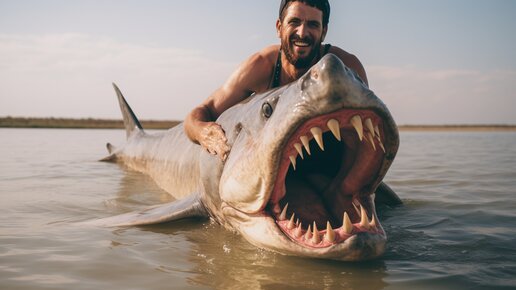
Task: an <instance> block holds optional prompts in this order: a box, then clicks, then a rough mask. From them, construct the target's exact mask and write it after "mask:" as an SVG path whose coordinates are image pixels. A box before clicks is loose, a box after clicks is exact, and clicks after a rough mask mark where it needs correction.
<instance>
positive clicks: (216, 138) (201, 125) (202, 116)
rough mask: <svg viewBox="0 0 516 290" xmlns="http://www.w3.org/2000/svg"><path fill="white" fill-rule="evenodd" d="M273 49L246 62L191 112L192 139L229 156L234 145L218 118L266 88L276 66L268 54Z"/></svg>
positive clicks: (223, 156)
mask: <svg viewBox="0 0 516 290" xmlns="http://www.w3.org/2000/svg"><path fill="white" fill-rule="evenodd" d="M270 49H271V48H266V49H265V50H263V51H261V52H259V53H257V54H255V55H253V56H251V57H250V58H249V59H247V60H246V61H244V62H243V63H242V64H241V65H240V66H239V67H238V68H237V69H236V70H235V72H234V73H233V74H232V75H231V76H230V77H229V79H228V80H227V81H226V83H224V85H223V86H222V87H220V88H218V89H217V90H216V91H215V92H213V93H212V94H211V95H210V96H209V97H208V98H207V99H206V100H205V101H204V102H203V103H202V104H201V105H199V106H198V107H196V108H195V109H193V110H192V111H191V112H190V114H188V116H187V117H186V119H185V122H184V127H185V132H186V135H187V136H188V138H190V140H192V141H193V142H195V143H198V144H200V145H201V146H202V147H203V148H205V149H206V150H207V151H208V152H210V153H211V154H216V155H218V156H219V157H220V158H221V159H222V160H225V159H226V157H227V154H228V153H229V150H230V148H229V146H228V145H227V143H226V142H227V139H226V136H225V133H224V130H223V129H222V127H221V126H220V125H219V124H217V123H215V122H214V121H215V120H216V119H217V118H218V117H219V116H220V114H222V113H223V112H224V111H225V110H227V109H228V108H230V107H232V106H233V105H235V104H237V103H239V102H240V101H242V100H244V99H245V98H247V97H248V96H250V95H251V94H252V93H253V92H256V91H261V90H264V89H266V86H267V84H268V79H269V78H270V75H271V73H272V67H273V64H272V63H271V62H270V60H269V57H268V56H267V53H269V50H270ZM264 83H266V84H265V86H264Z"/></svg>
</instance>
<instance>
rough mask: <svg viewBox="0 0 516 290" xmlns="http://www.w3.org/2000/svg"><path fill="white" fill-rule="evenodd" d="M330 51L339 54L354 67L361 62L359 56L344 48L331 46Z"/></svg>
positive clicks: (346, 62) (346, 63) (348, 64)
mask: <svg viewBox="0 0 516 290" xmlns="http://www.w3.org/2000/svg"><path fill="white" fill-rule="evenodd" d="M328 52H329V53H333V54H335V55H336V56H338V57H339V58H340V60H342V62H343V63H344V64H345V65H347V66H349V67H352V66H353V65H356V64H357V63H360V60H359V59H358V57H356V56H355V55H354V54H351V53H349V52H347V51H345V50H344V49H342V48H340V47H338V46H331V47H330V50H329V51H328Z"/></svg>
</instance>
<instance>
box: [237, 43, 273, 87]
mask: <svg viewBox="0 0 516 290" xmlns="http://www.w3.org/2000/svg"><path fill="white" fill-rule="evenodd" d="M278 52H279V45H271V46H267V47H265V48H264V49H262V50H260V51H258V52H256V53H255V54H253V55H251V56H250V57H249V58H248V59H247V60H246V61H245V62H244V63H243V64H242V65H241V66H240V68H239V69H238V70H237V74H238V75H239V78H238V82H240V85H243V86H245V87H246V89H247V90H250V91H252V92H262V91H264V90H266V89H267V88H268V86H269V81H270V78H271V76H272V72H273V70H274V65H275V63H276V59H277V57H278Z"/></svg>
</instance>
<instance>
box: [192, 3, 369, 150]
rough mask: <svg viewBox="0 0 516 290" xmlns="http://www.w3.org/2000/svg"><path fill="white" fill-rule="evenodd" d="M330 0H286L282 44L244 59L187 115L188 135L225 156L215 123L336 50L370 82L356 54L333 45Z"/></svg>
mask: <svg viewBox="0 0 516 290" xmlns="http://www.w3.org/2000/svg"><path fill="white" fill-rule="evenodd" d="M329 16H330V5H329V3H328V0H282V1H281V4H280V13H279V19H278V20H277V21H276V31H277V35H278V37H279V38H280V40H281V44H280V45H271V46H269V47H266V48H264V49H262V50H261V51H259V52H257V53H256V54H254V55H252V56H251V57H249V58H248V59H247V60H245V61H244V62H243V63H242V64H240V66H239V67H238V68H237V69H236V71H235V72H233V74H232V75H231V76H230V77H229V79H228V80H227V81H226V83H224V85H222V87H220V88H218V89H217V90H216V91H215V92H213V93H212V95H211V96H209V97H208V98H207V99H206V100H205V101H204V102H203V103H202V104H201V105H199V106H198V107H196V108H195V109H194V110H193V111H192V112H190V114H189V115H188V116H187V117H186V120H185V123H184V126H185V131H186V134H187V136H188V137H189V138H190V139H191V140H192V141H194V142H196V143H199V144H200V145H201V146H202V147H203V148H205V149H206V150H207V151H208V152H210V153H211V154H214V155H215V154H216V155H218V156H219V157H220V158H221V159H222V160H225V159H226V157H227V154H228V153H229V150H230V148H229V146H228V145H227V143H226V142H227V139H226V136H225V134H224V130H223V129H222V127H221V126H220V125H219V124H217V123H215V122H214V121H215V120H216V119H217V118H218V117H219V116H220V114H222V113H223V112H224V111H225V110H227V109H228V108H230V107H231V106H233V105H235V104H237V103H239V102H240V101H242V100H244V99H245V98H247V97H249V96H250V95H251V94H253V93H261V92H265V91H267V90H269V89H271V88H274V87H279V86H283V85H286V84H288V83H290V82H293V81H295V80H297V79H298V78H300V77H301V76H302V75H303V74H305V73H306V72H307V71H308V70H309V69H310V67H311V66H312V65H314V64H315V63H317V62H318V61H319V60H320V58H321V57H322V56H323V55H324V54H326V53H328V52H329V53H333V54H335V55H336V56H337V57H339V58H340V59H341V60H342V62H344V64H346V66H348V67H349V68H351V69H353V70H355V71H356V72H357V74H358V75H359V76H360V78H362V80H363V81H364V82H365V83H366V84H367V76H366V73H365V70H364V67H363V66H362V64H361V63H360V61H359V60H358V58H357V57H355V56H354V55H352V54H349V53H347V52H346V51H344V50H342V49H340V48H338V47H336V46H330V45H328V44H326V45H323V44H322V42H323V41H324V37H325V36H326V33H327V31H328V21H329Z"/></svg>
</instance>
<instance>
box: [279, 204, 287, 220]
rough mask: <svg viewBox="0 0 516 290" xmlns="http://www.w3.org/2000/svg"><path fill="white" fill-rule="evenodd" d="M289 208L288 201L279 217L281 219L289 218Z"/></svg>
mask: <svg viewBox="0 0 516 290" xmlns="http://www.w3.org/2000/svg"><path fill="white" fill-rule="evenodd" d="M287 208H288V202H287V204H285V207H284V208H283V210H282V211H281V214H280V216H279V218H278V220H279V221H284V220H286V219H287Z"/></svg>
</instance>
